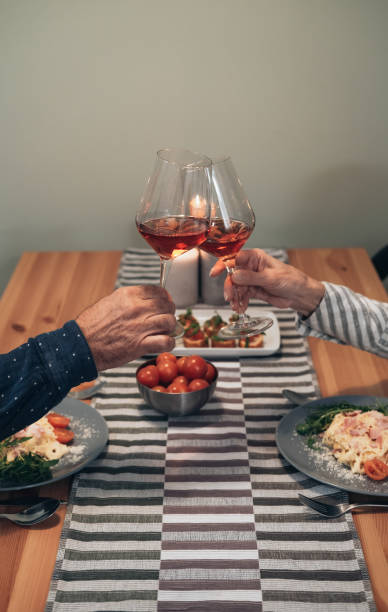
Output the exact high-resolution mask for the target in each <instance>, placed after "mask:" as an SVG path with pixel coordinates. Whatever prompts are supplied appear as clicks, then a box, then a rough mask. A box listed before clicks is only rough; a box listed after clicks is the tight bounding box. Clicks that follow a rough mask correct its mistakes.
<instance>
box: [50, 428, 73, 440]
mask: <svg viewBox="0 0 388 612" xmlns="http://www.w3.org/2000/svg"><path fill="white" fill-rule="evenodd" d="M54 435H55V437H56V439H57V440H58V442H60V443H61V444H68V443H69V442H71V441H72V439H73V438H74V431H71V429H65V428H64V427H54Z"/></svg>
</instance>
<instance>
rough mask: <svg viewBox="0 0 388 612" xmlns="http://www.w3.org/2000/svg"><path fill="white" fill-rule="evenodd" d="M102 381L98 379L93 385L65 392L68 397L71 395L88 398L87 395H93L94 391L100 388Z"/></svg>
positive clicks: (75, 397)
mask: <svg viewBox="0 0 388 612" xmlns="http://www.w3.org/2000/svg"><path fill="white" fill-rule="evenodd" d="M103 384H104V383H103V382H102V380H98V381H97V382H96V384H95V385H93V387H88V388H86V389H80V390H79V391H69V393H68V394H67V395H68V397H73V398H74V399H79V400H82V399H88V398H89V397H93V396H94V395H96V393H97V392H98V391H99V390H100V389H101V387H102V385H103Z"/></svg>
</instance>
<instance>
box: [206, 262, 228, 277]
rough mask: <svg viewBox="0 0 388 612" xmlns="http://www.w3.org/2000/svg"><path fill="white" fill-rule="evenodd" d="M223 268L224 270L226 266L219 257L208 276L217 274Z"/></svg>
mask: <svg viewBox="0 0 388 612" xmlns="http://www.w3.org/2000/svg"><path fill="white" fill-rule="evenodd" d="M224 270H226V266H225V264H224V262H223V261H222V259H219V260H218V261H217V262H216V263H215V264H214V266H213V267H212V269H211V270H210V272H209V276H211V277H213V276H219V274H221V273H222V272H223V271H224Z"/></svg>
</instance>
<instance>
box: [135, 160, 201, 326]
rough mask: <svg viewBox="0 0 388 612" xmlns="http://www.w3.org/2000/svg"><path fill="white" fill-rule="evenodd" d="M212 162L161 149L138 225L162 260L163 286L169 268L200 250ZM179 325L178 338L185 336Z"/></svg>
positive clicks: (139, 215) (145, 193) (142, 204)
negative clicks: (185, 255) (196, 248)
mask: <svg viewBox="0 0 388 612" xmlns="http://www.w3.org/2000/svg"><path fill="white" fill-rule="evenodd" d="M211 168H212V162H211V159H209V158H208V157H206V156H205V155H202V154H200V153H193V152H191V151H187V150H184V149H161V150H160V151H158V152H157V155H156V163H155V167H154V170H153V173H152V175H151V177H150V178H149V180H148V182H147V186H146V188H145V191H144V194H143V197H142V200H141V205H140V210H139V211H138V213H137V215H136V225H137V229H138V230H139V232H140V234H141V235H142V236H143V238H144V239H145V240H146V241H147V242H148V244H149V245H150V246H151V247H152V248H153V249H154V251H156V252H157V253H158V255H159V257H160V284H161V286H162V287H164V286H165V284H166V278H167V272H168V269H167V264H168V262H169V261H170V260H171V259H174V258H175V257H178V256H179V255H183V253H186V252H187V251H189V250H190V249H192V248H193V247H196V246H199V245H200V244H201V243H202V242H203V241H204V240H205V239H206V236H207V232H208V229H209V221H210V197H211ZM183 333H184V329H183V327H182V325H181V324H180V323H178V322H177V325H176V329H175V333H173V334H172V335H173V336H174V337H181V336H183Z"/></svg>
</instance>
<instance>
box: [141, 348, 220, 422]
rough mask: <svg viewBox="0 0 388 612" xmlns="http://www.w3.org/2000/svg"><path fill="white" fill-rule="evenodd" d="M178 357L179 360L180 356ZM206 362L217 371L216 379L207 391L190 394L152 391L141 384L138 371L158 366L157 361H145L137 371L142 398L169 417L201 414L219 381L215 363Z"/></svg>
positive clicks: (200, 390) (202, 390)
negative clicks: (149, 366)
mask: <svg viewBox="0 0 388 612" xmlns="http://www.w3.org/2000/svg"><path fill="white" fill-rule="evenodd" d="M176 357H177V359H179V355H177V356H176ZM205 361H207V363H210V364H211V365H212V366H213V368H214V369H215V371H216V377H215V379H214V380H213V381H212V382H211V383H210V385H209V386H208V387H206V388H205V389H199V390H198V391H190V392H189V393H163V392H161V391H152V389H150V388H149V387H146V386H145V385H142V384H141V383H139V381H138V380H137V373H138V371H139V370H141V368H145V367H146V366H148V365H156V359H149V360H148V361H145V362H144V363H143V364H142V365H141V366H139V367H138V368H137V370H136V382H137V386H138V387H139V391H140V394H141V396H142V398H143V399H144V401H145V402H146V403H147V404H148V405H149V406H151V407H152V408H154V409H155V410H158V411H159V412H163V414H167V415H168V416H174V417H180V416H186V415H188V414H195V413H196V412H199V411H200V409H201V408H202V406H204V405H205V404H206V402H208V401H209V399H210V398H211V396H212V395H213V393H214V389H215V388H216V385H217V380H218V370H217V368H216V366H215V365H214V363H212V362H211V361H208V360H207V359H205Z"/></svg>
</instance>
